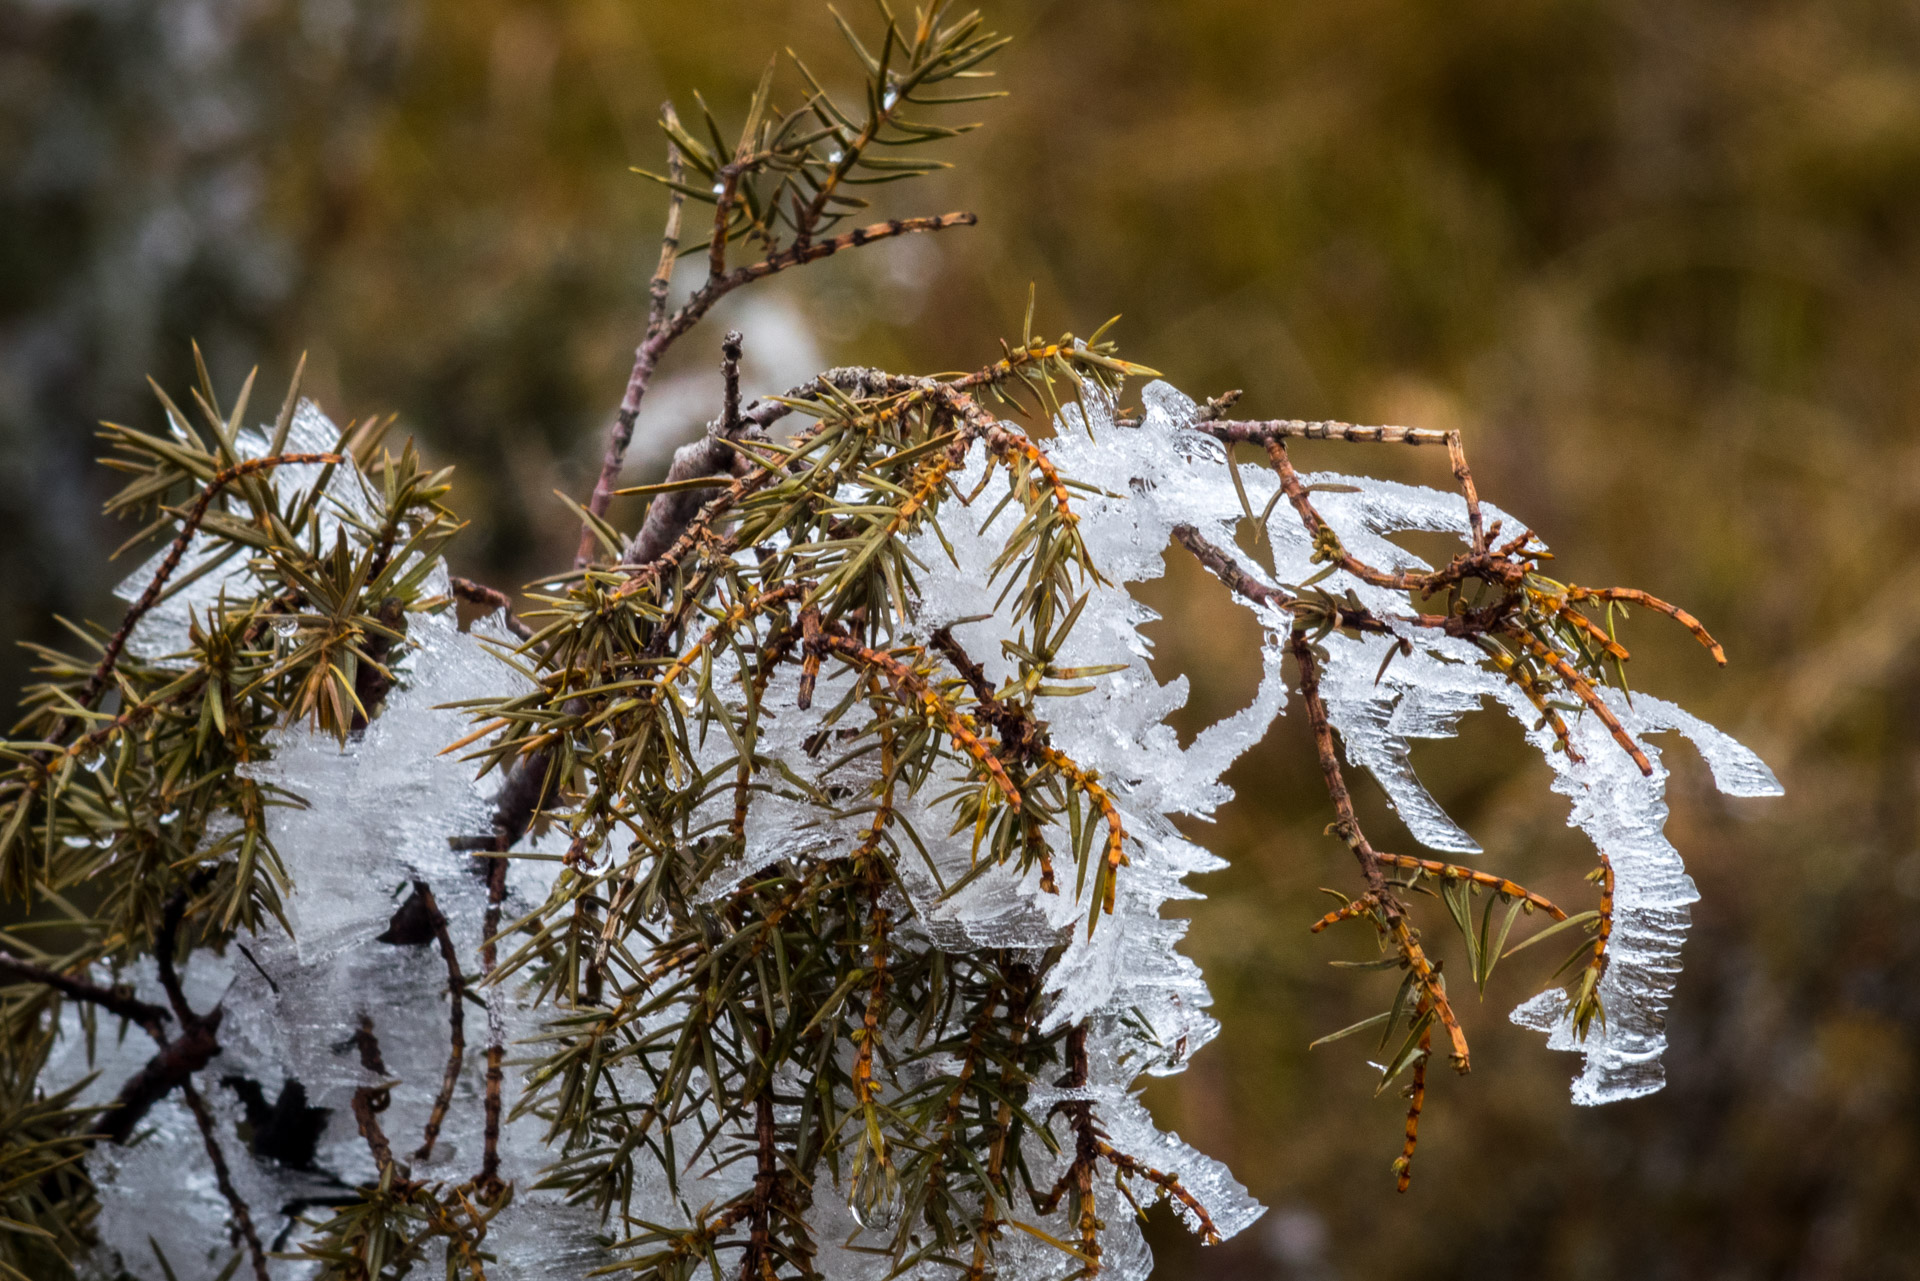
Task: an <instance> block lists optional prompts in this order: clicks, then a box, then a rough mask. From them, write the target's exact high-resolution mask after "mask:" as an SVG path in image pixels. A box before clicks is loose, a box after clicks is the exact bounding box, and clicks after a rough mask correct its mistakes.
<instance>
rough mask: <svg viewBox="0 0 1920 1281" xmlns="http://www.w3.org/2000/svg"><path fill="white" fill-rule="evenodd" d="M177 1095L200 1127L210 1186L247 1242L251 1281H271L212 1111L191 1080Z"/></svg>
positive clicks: (262, 1252) (261, 1249) (264, 1257)
mask: <svg viewBox="0 0 1920 1281" xmlns="http://www.w3.org/2000/svg"><path fill="white" fill-rule="evenodd" d="M180 1094H181V1096H182V1097H183V1098H185V1099H186V1101H187V1108H188V1110H189V1111H191V1112H192V1113H193V1123H194V1124H195V1125H196V1126H198V1127H199V1128H200V1141H201V1142H202V1143H203V1144H204V1145H205V1146H206V1149H207V1160H208V1161H209V1162H210V1163H211V1164H212V1166H213V1181H214V1184H215V1185H216V1186H217V1187H219V1189H220V1195H221V1196H222V1197H224V1198H226V1202H227V1208H228V1209H229V1210H231V1211H232V1212H233V1223H234V1226H235V1227H236V1228H238V1229H239V1231H240V1236H241V1239H242V1240H244V1241H245V1242H246V1243H247V1257H248V1258H249V1259H250V1260H251V1261H252V1263H253V1275H254V1278H255V1281H271V1277H270V1275H269V1274H268V1272H267V1252H266V1249H265V1248H264V1247H263V1246H261V1244H260V1234H259V1233H258V1232H256V1231H255V1230H254V1227H253V1214H252V1212H251V1211H249V1210H248V1209H247V1203H246V1202H245V1201H244V1200H242V1199H241V1197H240V1193H239V1191H238V1190H237V1189H236V1188H235V1187H234V1186H233V1176H232V1175H231V1174H230V1173H228V1171H227V1156H226V1153H224V1152H222V1151H221V1150H220V1140H219V1138H218V1137H217V1136H216V1135H215V1133H214V1124H213V1112H212V1110H211V1109H209V1108H208V1107H207V1101H206V1100H205V1099H203V1098H201V1097H200V1091H198V1090H196V1089H194V1088H193V1082H192V1081H190V1080H183V1081H181V1082H180Z"/></svg>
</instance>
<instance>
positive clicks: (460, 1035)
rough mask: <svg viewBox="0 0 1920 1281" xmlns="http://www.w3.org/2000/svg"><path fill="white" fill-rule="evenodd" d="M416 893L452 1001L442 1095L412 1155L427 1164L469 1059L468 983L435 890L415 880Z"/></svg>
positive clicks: (435, 1098) (434, 1102) (435, 1100)
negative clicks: (443, 966)
mask: <svg viewBox="0 0 1920 1281" xmlns="http://www.w3.org/2000/svg"><path fill="white" fill-rule="evenodd" d="M489 870H491V869H489ZM413 890H414V893H416V894H418V895H419V896H420V900H421V903H422V904H423V905H424V906H425V908H426V909H427V913H428V919H429V920H430V921H431V922H432V923H433V937H434V941H435V942H437V943H438V944H439V945H440V959H441V960H443V961H444V962H446V966H447V994H448V996H449V997H450V998H451V1006H450V1008H449V1009H448V1011H447V1069H446V1071H445V1072H444V1073H442V1074H441V1078H440V1092H439V1093H438V1094H437V1095H435V1096H434V1099H433V1112H432V1113H431V1114H430V1115H429V1116H428V1117H427V1129H426V1139H425V1141H424V1142H422V1143H421V1144H420V1147H419V1149H418V1150H417V1151H416V1152H414V1154H413V1159H414V1160H416V1161H425V1160H426V1159H427V1158H429V1157H431V1156H432V1155H433V1144H434V1141H435V1140H436V1139H438V1138H439V1137H440V1126H441V1124H442V1123H443V1122H444V1121H445V1120H446V1117H447V1108H448V1107H449V1106H451V1105H452V1103H453V1091H454V1087H455V1086H457V1085H458V1084H459V1083H460V1066H461V1064H462V1062H463V1061H464V1060H465V1058H466V1053H467V1034H466V1026H467V1021H466V1020H467V1016H466V1005H467V981H466V979H465V978H464V977H463V976H462V975H461V973H460V954H459V953H458V952H457V951H455V950H454V946H453V937H452V936H451V935H450V934H449V933H448V932H447V918H446V917H445V916H444V915H442V914H441V912H440V905H439V903H437V902H435V901H434V897H433V889H432V887H430V886H429V885H428V884H427V883H426V882H425V881H415V882H414V883H413Z"/></svg>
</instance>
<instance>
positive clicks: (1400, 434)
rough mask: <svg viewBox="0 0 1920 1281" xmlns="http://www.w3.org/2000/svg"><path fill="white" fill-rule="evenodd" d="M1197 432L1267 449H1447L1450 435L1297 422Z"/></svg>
mask: <svg viewBox="0 0 1920 1281" xmlns="http://www.w3.org/2000/svg"><path fill="white" fill-rule="evenodd" d="M1193 430H1194V431H1197V432H1203V433H1205V434H1206V435H1209V436H1211V437H1213V438H1214V439H1215V440H1217V441H1220V442H1221V443H1222V444H1228V445H1238V444H1254V445H1264V444H1266V443H1267V442H1268V441H1270V440H1344V441H1349V442H1352V443H1355V444H1382V445H1443V444H1445V443H1446V440H1447V433H1446V432H1443V431H1430V430H1428V429H1426V428H1422V427H1357V426H1355V425H1354V424H1352V423H1340V422H1302V421H1300V420H1299V419H1293V418H1277V419H1269V420H1267V421H1264V422H1244V421H1239V420H1228V421H1216V422H1208V421H1206V420H1205V419H1201V420H1199V421H1196V422H1195V423H1194V424H1193Z"/></svg>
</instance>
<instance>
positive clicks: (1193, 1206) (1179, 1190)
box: [1098, 1142, 1220, 1245]
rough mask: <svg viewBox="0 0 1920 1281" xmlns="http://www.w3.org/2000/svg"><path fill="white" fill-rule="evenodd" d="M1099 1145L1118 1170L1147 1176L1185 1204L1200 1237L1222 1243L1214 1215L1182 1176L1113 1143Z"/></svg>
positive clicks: (1146, 1177) (1208, 1243)
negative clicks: (1188, 1189) (1165, 1171)
mask: <svg viewBox="0 0 1920 1281" xmlns="http://www.w3.org/2000/svg"><path fill="white" fill-rule="evenodd" d="M1098 1148H1099V1152H1100V1155H1101V1156H1102V1157H1104V1158H1106V1160H1107V1161H1109V1162H1111V1163H1112V1165H1113V1167H1114V1168H1115V1169H1117V1170H1120V1171H1121V1172H1123V1173H1125V1174H1130V1175H1133V1176H1134V1177H1136V1178H1141V1179H1145V1180H1146V1181H1147V1182H1149V1183H1152V1184H1154V1185H1155V1186H1157V1187H1158V1188H1159V1189H1160V1190H1161V1191H1163V1192H1165V1193H1166V1194H1167V1195H1168V1196H1170V1197H1172V1198H1173V1199H1174V1200H1176V1201H1178V1202H1179V1203H1180V1204H1181V1205H1184V1206H1186V1207H1187V1210H1188V1212H1189V1213H1190V1214H1192V1215H1193V1217H1194V1218H1195V1219H1196V1220H1197V1221H1198V1222H1199V1224H1200V1240H1201V1241H1202V1242H1204V1243H1205V1244H1207V1245H1219V1244H1220V1230H1219V1229H1218V1228H1216V1227H1214V1226H1213V1216H1212V1215H1210V1214H1208V1213H1207V1207H1206V1206H1204V1205H1202V1204H1201V1203H1200V1198H1199V1197H1196V1196H1195V1195H1194V1194H1193V1193H1191V1192H1189V1191H1187V1189H1186V1188H1185V1186H1183V1185H1182V1184H1181V1182H1180V1176H1179V1175H1177V1174H1166V1173H1163V1172H1162V1171H1159V1170H1156V1169H1154V1168H1153V1167H1152V1166H1150V1165H1144V1164H1142V1163H1141V1162H1139V1161H1137V1160H1135V1159H1134V1158H1133V1157H1130V1156H1128V1155H1127V1154H1126V1153H1125V1152H1122V1151H1120V1150H1119V1149H1118V1148H1116V1147H1114V1146H1113V1145H1112V1144H1111V1143H1106V1142H1102V1143H1100V1144H1099V1145H1098Z"/></svg>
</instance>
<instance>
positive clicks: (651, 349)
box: [574, 213, 978, 567]
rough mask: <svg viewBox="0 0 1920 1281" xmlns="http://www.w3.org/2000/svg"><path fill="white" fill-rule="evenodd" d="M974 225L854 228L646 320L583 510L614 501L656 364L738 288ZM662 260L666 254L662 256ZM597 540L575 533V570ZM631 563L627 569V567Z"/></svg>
mask: <svg viewBox="0 0 1920 1281" xmlns="http://www.w3.org/2000/svg"><path fill="white" fill-rule="evenodd" d="M977 221H978V219H976V218H975V217H974V215H972V214H970V213H951V214H941V215H939V216H938V217H932V218H894V219H891V220H889V221H887V222H877V223H874V224H872V225H871V226H866V227H856V228H854V229H853V230H852V231H848V232H844V233H842V234H841V235H838V236H835V237H833V238H832V239H831V240H822V241H819V242H817V243H808V244H800V243H795V244H793V245H790V246H788V247H787V248H786V249H783V250H781V251H780V252H779V253H775V254H770V255H769V256H767V257H766V258H763V259H761V260H760V261H759V262H756V263H753V264H751V265H749V266H745V267H736V268H734V269H733V270H732V271H730V272H727V273H726V274H725V275H723V276H718V277H715V278H713V279H710V280H708V281H707V283H706V284H704V285H702V286H701V287H700V288H699V289H697V290H695V291H694V293H693V296H692V297H690V298H688V299H687V301H686V302H684V303H682V304H681V305H680V308H679V309H678V310H677V311H675V312H674V313H673V314H672V315H671V316H663V317H661V318H660V319H659V320H658V321H657V322H653V321H651V320H650V322H649V324H648V326H647V333H646V337H645V338H644V339H643V340H642V341H641V343H640V346H639V348H638V349H637V350H636V351H635V353H634V360H633V370H632V372H631V373H630V374H629V375H628V377H627V390H626V394H625V395H624V396H623V397H622V398H621V401H620V409H619V412H618V413H617V414H616V415H615V418H614V426H613V429H612V430H611V432H610V433H609V435H608V439H607V450H606V454H605V456H604V457H603V458H602V460H601V463H600V477H599V479H598V481H597V482H595V484H594V489H593V495H592V497H591V498H589V499H588V501H587V510H588V511H589V512H590V513H592V514H593V515H594V516H596V517H598V516H604V515H605V514H606V511H607V506H608V504H609V503H611V502H612V501H613V491H614V489H615V488H616V487H617V486H618V485H619V482H620V469H621V467H622V466H623V465H624V464H625V462H626V456H627V446H628V445H629V444H630V443H631V442H632V440H633V424H634V422H635V421H636V420H637V419H638V418H639V416H640V404H641V401H642V399H643V398H644V397H645V396H646V394H647V388H648V386H649V385H650V384H651V383H652V381H653V371H654V369H655V367H656V366H658V364H659V363H660V358H661V356H663V355H664V354H665V353H666V351H667V348H669V347H671V346H672V345H673V343H674V340H675V339H677V338H679V337H680V335H682V334H684V333H685V332H686V331H687V330H689V329H691V328H692V327H693V326H694V325H695V324H697V323H698V322H699V321H700V319H701V318H702V317H704V316H705V315H706V314H707V312H708V311H710V310H712V308H713V305H714V304H715V303H717V302H719V301H720V300H721V299H722V298H724V297H726V296H727V295H728V294H730V293H732V292H733V291H734V290H736V289H738V288H740V287H741V286H743V285H749V284H752V283H753V282H754V281H756V280H762V279H765V278H766V277H768V276H771V275H775V274H777V273H779V272H782V271H786V270H787V269H789V268H791V267H799V266H804V265H805V264H807V263H810V262H817V261H818V260H820V259H822V258H827V257H831V256H832V255H834V254H836V253H839V252H840V251H841V250H843V249H854V248H858V247H859V246H861V245H867V244H872V243H874V242H876V241H880V240H890V239H893V238H894V237H896V236H905V235H912V234H914V233H916V232H930V231H944V230H946V229H947V228H949V227H968V226H972V225H973V224H974V223H975V222H977ZM662 257H663V259H664V258H665V253H664V252H663V254H662ZM596 543H597V539H596V538H595V536H594V533H593V526H592V525H591V524H590V523H589V524H586V525H584V526H583V527H582V529H581V532H580V548H579V551H578V552H577V553H576V554H575V557H574V563H575V566H576V567H579V566H584V565H587V564H589V563H591V562H592V560H593V553H594V547H595V545H596ZM630 563H632V562H631V561H630Z"/></svg>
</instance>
